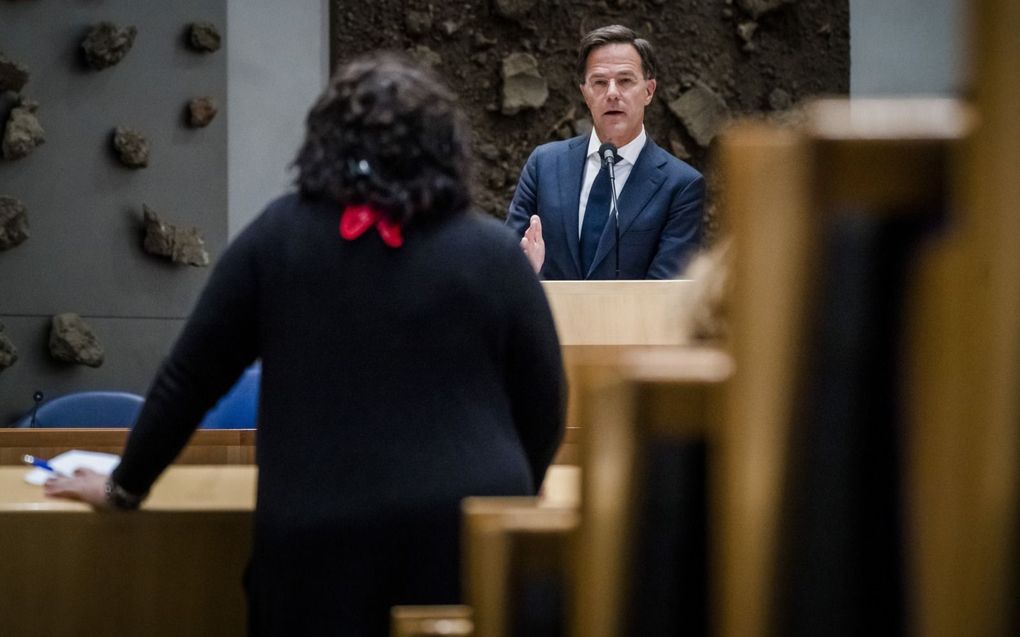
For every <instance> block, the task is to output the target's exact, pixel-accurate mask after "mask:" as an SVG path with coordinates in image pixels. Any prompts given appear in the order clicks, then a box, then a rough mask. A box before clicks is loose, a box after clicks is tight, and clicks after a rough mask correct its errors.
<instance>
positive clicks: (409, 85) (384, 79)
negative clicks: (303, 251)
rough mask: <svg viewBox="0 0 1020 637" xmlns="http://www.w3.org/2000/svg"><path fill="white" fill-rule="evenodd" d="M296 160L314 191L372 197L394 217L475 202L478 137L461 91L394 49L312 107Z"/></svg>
mask: <svg viewBox="0 0 1020 637" xmlns="http://www.w3.org/2000/svg"><path fill="white" fill-rule="evenodd" d="M294 165H295V166H296V167H297V168H298V176H297V179H296V183H297V185H298V187H299V189H300V190H301V193H302V194H303V195H306V196H312V197H317V196H325V197H329V198H332V199H334V200H336V201H337V202H339V203H341V204H348V203H352V204H359V203H367V204H369V205H371V206H373V207H375V208H376V209H378V210H379V211H380V212H382V213H383V214H384V215H385V216H386V217H388V218H389V219H390V220H392V221H395V222H398V223H406V222H408V221H410V220H411V219H412V218H421V219H425V218H432V219H436V218H440V217H445V216H448V215H452V214H456V213H460V212H464V211H466V210H467V208H468V206H469V204H470V200H471V195H470V186H469V182H470V179H469V166H470V141H469V138H468V132H467V127H466V126H465V124H464V119H463V116H462V115H461V113H460V110H459V109H458V108H457V106H456V96H455V95H454V94H453V92H452V91H450V90H449V89H448V88H446V86H444V85H443V83H442V82H441V81H440V80H439V78H438V77H437V76H436V75H435V74H433V73H432V72H431V71H429V70H427V69H425V68H424V67H422V66H420V65H418V64H417V63H415V62H412V61H411V60H410V59H408V58H406V57H404V56H402V55H398V54H395V53H378V54H374V55H367V56H363V57H359V58H357V59H355V60H353V61H352V62H350V63H348V64H346V65H344V66H343V67H341V68H340V69H338V70H337V72H336V73H335V74H334V75H333V77H332V79H331V80H330V82H329V86H328V87H327V88H326V90H325V92H324V93H323V94H322V96H321V97H320V98H319V100H318V101H317V102H316V104H315V106H313V107H312V110H311V111H310V112H309V113H308V119H307V128H306V134H305V141H304V143H303V144H302V146H301V150H299V151H298V155H297V158H296V159H295V160H294Z"/></svg>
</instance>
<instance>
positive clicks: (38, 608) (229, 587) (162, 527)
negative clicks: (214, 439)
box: [0, 466, 256, 636]
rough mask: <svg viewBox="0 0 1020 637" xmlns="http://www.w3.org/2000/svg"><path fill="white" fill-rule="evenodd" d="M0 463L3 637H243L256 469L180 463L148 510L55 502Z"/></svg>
mask: <svg viewBox="0 0 1020 637" xmlns="http://www.w3.org/2000/svg"><path fill="white" fill-rule="evenodd" d="M25 473H26V469H25V468H24V467H0V546H2V547H3V556H4V557H3V559H2V560H0V617H2V618H3V619H2V623H3V629H2V632H3V633H4V634H7V635H22V636H29V635H239V634H242V633H243V631H244V616H245V615H244V613H245V605H244V596H243V593H242V589H241V575H242V573H243V571H244V566H245V564H246V563H247V560H248V553H249V551H250V546H251V539H250V538H251V530H250V527H251V511H252V509H253V507H254V504H255V490H254V485H255V475H256V474H255V468H254V467H250V466H249V467H172V468H171V469H170V470H168V471H167V472H166V473H165V474H164V476H163V477H162V478H161V479H160V480H159V482H157V483H156V485H155V486H154V488H153V491H152V496H151V497H150V499H149V500H148V501H147V502H146V504H145V508H144V510H143V511H141V512H139V513H135V514H121V513H94V512H92V510H91V509H90V508H89V507H87V506H85V505H83V504H79V503H76V502H69V501H65V500H53V499H47V498H45V497H44V496H43V495H42V488H41V487H38V486H33V485H29V484H26V483H25V482H24V475H25Z"/></svg>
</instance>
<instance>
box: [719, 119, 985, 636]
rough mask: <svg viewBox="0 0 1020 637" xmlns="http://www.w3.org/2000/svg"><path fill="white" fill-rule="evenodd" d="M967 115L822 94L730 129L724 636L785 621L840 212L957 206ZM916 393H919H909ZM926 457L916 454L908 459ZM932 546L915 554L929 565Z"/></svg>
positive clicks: (914, 424) (912, 489)
mask: <svg viewBox="0 0 1020 637" xmlns="http://www.w3.org/2000/svg"><path fill="white" fill-rule="evenodd" d="M968 123H969V118H968V117H967V114H966V112H965V109H963V108H962V107H961V105H960V104H958V103H956V102H953V101H951V100H889V101H882V100H857V101H852V102H851V101H846V100H831V101H821V102H818V103H816V104H815V105H813V106H812V107H811V108H810V109H808V110H807V112H806V121H805V122H804V123H803V124H802V125H801V126H798V127H796V128H788V129H783V128H781V127H778V126H769V125H766V124H761V123H756V124H747V125H744V126H741V127H737V128H735V129H733V130H732V131H730V132H729V133H728V134H727V135H726V137H725V141H724V143H723V148H722V166H723V171H724V174H725V175H726V183H727V186H728V190H727V193H726V199H725V210H726V215H727V221H728V222H729V223H730V224H731V227H732V230H733V234H734V241H735V251H736V270H735V272H734V276H733V280H734V283H735V285H734V290H733V295H734V296H733V303H732V308H733V328H732V333H733V352H734V359H735V363H736V368H737V371H736V374H735V377H734V381H733V384H732V388H731V392H730V397H729V401H728V404H729V407H728V410H727V418H726V425H725V427H724V428H723V431H722V438H721V444H722V449H721V456H722V457H721V462H719V463H718V464H717V465H716V467H717V470H718V473H717V474H715V478H716V480H715V483H716V485H717V488H718V490H717V492H716V501H717V502H718V503H719V509H718V518H717V527H716V529H717V536H718V540H719V544H718V546H717V548H718V550H717V552H716V554H715V560H716V562H715V564H716V567H717V568H716V572H717V573H718V579H717V580H716V581H715V584H716V586H717V588H716V590H715V603H716V613H717V615H716V621H717V622H718V625H719V628H720V633H721V634H722V635H732V636H737V635H739V636H741V637H744V636H753V635H766V634H770V631H772V630H774V628H775V623H774V622H775V621H776V617H775V615H774V613H773V612H772V608H773V602H774V598H773V595H774V594H775V592H776V585H777V579H776V578H777V575H778V574H777V571H776V567H777V559H778V557H777V548H778V539H779V538H778V537H777V532H778V529H779V523H780V515H781V511H782V498H781V494H782V493H783V491H784V484H783V480H784V478H785V473H784V472H785V469H786V464H787V452H788V449H787V445H788V444H789V442H790V434H791V432H790V429H789V425H790V423H791V422H792V420H793V419H794V417H795V408H796V405H795V404H794V401H795V400H797V398H798V391H799V388H800V387H801V384H802V382H803V381H804V373H805V371H806V369H805V364H806V363H807V355H808V352H807V349H806V347H807V344H806V336H807V335H808V334H810V333H811V331H810V330H809V329H808V328H809V321H810V320H812V316H813V314H814V311H815V299H816V296H817V292H818V286H819V275H820V272H819V270H820V267H821V266H820V265H819V264H820V263H821V258H820V256H821V253H820V250H821V248H822V246H821V242H822V237H823V236H824V232H823V228H824V224H826V223H827V222H828V221H829V218H830V216H831V215H832V214H833V213H834V212H836V211H840V210H842V211H844V212H846V211H854V212H853V213H852V214H890V213H891V214H895V213H897V212H898V211H901V210H904V209H909V210H931V212H932V219H933V220H934V219H937V217H938V215H939V214H940V213H941V211H942V210H944V209H945V208H946V206H947V203H948V202H947V197H948V192H949V186H950V173H949V166H950V152H951V151H952V150H953V149H954V148H955V147H957V146H958V144H959V142H960V140H961V139H962V138H963V135H964V134H965V132H966V130H967V127H968ZM950 225H952V223H950ZM911 289H912V288H911ZM960 300H961V299H960V298H959V297H956V298H954V301H953V303H954V304H957V305H958V304H959V303H960ZM915 333H916V331H915V329H914V328H913V327H909V328H908V329H907V334H908V335H912V334H915ZM932 345H933V344H932V343H931V342H926V343H925V346H926V347H932ZM911 371H912V370H909V369H908V375H909V374H910V372H911ZM905 401H906V402H907V404H908V405H916V404H918V403H917V401H912V400H911V397H910V396H909V395H908V396H907V397H906V398H905ZM908 411H909V407H908ZM907 429H908V430H909V432H910V437H911V440H924V439H926V436H927V433H926V431H925V423H923V422H921V421H919V420H917V419H916V418H911V417H909V416H908V418H907ZM916 456H917V451H916V450H914V449H910V450H909V451H908V458H910V457H916ZM909 463H910V460H909V459H908V467H909V466H912V465H910V464H909ZM920 464H923V461H922V462H921V463H920ZM919 488H921V487H919V486H918V484H916V483H914V484H911V483H910V482H909V481H908V483H907V486H906V489H905V493H906V494H907V495H906V500H907V501H913V498H914V497H915V494H916V493H917V489H919ZM907 527H908V530H907V534H908V537H918V536H917V534H918V533H919V532H923V531H924V529H923V525H918V524H914V525H913V526H911V522H910V521H908V522H907ZM923 554H924V552H923V550H922V552H921V554H913V555H908V558H910V559H911V560H912V563H913V564H914V565H915V566H916V564H917V560H918V555H923ZM892 567H893V568H895V565H892ZM907 568H908V571H910V570H911V567H910V566H909V565H908V567H907ZM912 575H913V573H910V574H909V575H908V581H910V582H911V585H912V584H913V582H915V581H916V580H915V579H914V578H913V577H912ZM915 590H916V589H911V590H909V591H908V596H909V595H912V594H914V592H915Z"/></svg>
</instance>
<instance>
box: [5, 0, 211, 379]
mask: <svg viewBox="0 0 1020 637" xmlns="http://www.w3.org/2000/svg"><path fill="white" fill-rule="evenodd" d="M101 20H110V21H113V22H116V23H118V24H133V25H135V26H137V27H138V36H137V38H136V40H135V44H134V47H133V48H132V50H131V51H130V53H129V54H128V55H127V57H125V58H124V60H123V61H121V62H120V64H118V65H116V66H114V67H111V68H108V69H105V70H102V71H93V70H90V69H87V68H86V67H85V65H84V63H83V62H82V58H81V55H80V52H79V45H80V42H81V40H82V38H83V37H84V35H85V34H86V32H87V31H88V29H89V27H90V26H91V25H94V24H95V23H97V22H99V21H101ZM195 20H208V21H210V22H213V23H214V24H216V25H217V26H218V28H219V29H220V31H221V33H223V34H225V33H226V3H225V0H221V1H219V2H209V1H206V0H175V1H174V2H172V3H157V2H132V1H131V0H119V1H116V0H110V1H106V2H102V3H96V2H60V3H41V2H28V3H12V2H4V3H0V46H2V47H3V50H4V52H5V53H6V54H7V56H8V57H10V58H12V59H14V60H16V61H19V62H23V63H24V64H26V65H27V66H28V67H29V70H30V71H31V73H32V77H31V79H30V81H29V83H28V85H27V86H26V87H25V89H24V91H23V92H24V94H25V95H26V96H27V97H29V98H31V99H35V100H38V101H39V102H40V109H39V113H38V115H39V119H40V121H41V123H42V125H43V127H44V128H45V130H46V138H47V140H46V143H45V144H44V145H43V146H41V147H39V148H38V149H36V150H35V152H33V153H32V154H31V155H29V156H28V157H26V158H24V159H21V160H17V161H0V194H7V195H12V196H16V197H18V198H19V199H21V200H22V201H23V202H24V203H25V204H26V206H27V207H28V210H29V213H28V214H29V223H30V226H31V233H32V235H31V238H30V239H29V240H28V241H26V242H25V243H24V244H22V245H21V246H19V247H18V248H15V249H13V250H9V251H7V252H4V253H0V312H2V313H5V314H18V315H26V314H49V313H53V312H60V311H76V312H78V313H81V314H83V315H99V316H146V317H152V316H155V317H168V316H169V317H181V316H185V315H186V314H187V313H188V311H189V310H190V307H191V305H192V304H193V302H194V299H195V298H196V295H197V292H198V290H199V289H200V288H201V285H202V283H203V282H204V280H205V278H206V276H207V274H208V271H207V270H205V269H195V268H189V267H173V266H169V265H167V264H165V263H163V262H161V261H157V260H154V259H153V258H151V257H148V256H147V255H144V254H142V252H141V250H140V242H141V237H142V235H141V206H142V203H147V204H148V205H149V206H151V207H152V208H154V209H156V210H157V211H159V212H162V213H164V214H165V216H166V218H167V220H168V221H170V222H173V223H177V224H181V225H189V226H190V225H194V226H197V227H199V228H200V229H201V230H202V232H203V234H204V236H205V238H206V243H207V247H208V249H209V251H210V253H211V254H212V256H213V257H214V258H215V256H216V255H218V254H219V253H220V252H221V251H222V249H223V246H224V244H225V242H226V235H227V213H226V205H227V187H226V135H227V121H226V119H227V118H226V98H227V91H226V65H227V64H226V49H225V47H224V48H221V49H220V50H219V51H217V52H215V53H212V54H205V55H203V54H199V53H195V52H192V51H190V50H189V49H187V48H186V47H185V45H184V35H185V30H186V25H187V24H188V23H190V22H192V21H195ZM201 95H209V96H211V97H213V98H214V99H216V100H217V101H218V102H219V104H220V113H219V115H218V116H217V118H216V120H214V121H213V122H212V124H211V125H210V126H209V127H207V128H205V129H198V130H193V129H189V128H187V127H186V126H185V124H184V119H183V117H184V108H185V105H186V103H187V101H188V100H189V99H191V98H192V97H197V96H201ZM10 97H11V96H10V95H8V96H7V100H6V101H7V102H8V104H9V102H10ZM117 125H126V126H130V127H134V128H137V129H139V130H140V131H142V132H143V133H145V134H146V135H148V136H149V138H150V141H151V143H152V154H151V159H150V165H149V167H148V168H145V169H142V170H131V169H128V168H124V167H122V166H120V165H119V164H118V163H117V162H116V160H115V158H114V155H113V152H112V150H111V133H112V130H113V128H114V126H117ZM0 382H2V381H0Z"/></svg>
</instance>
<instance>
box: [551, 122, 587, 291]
mask: <svg viewBox="0 0 1020 637" xmlns="http://www.w3.org/2000/svg"><path fill="white" fill-rule="evenodd" d="M586 150H588V137H587V136H586V135H585V136H581V137H575V138H574V139H573V140H571V142H570V144H569V145H568V147H567V150H566V152H564V153H562V154H561V155H560V156H559V157H558V158H557V159H556V174H557V176H558V177H559V181H560V183H559V202H558V206H557V208H558V209H559V212H560V216H561V217H562V221H563V232H564V238H565V239H566V242H567V248H568V249H569V251H570V258H571V260H572V261H573V263H574V271H575V272H576V273H577V278H579V279H580V278H583V275H584V273H583V272H581V250H580V246H579V245H578V232H579V228H578V226H577V210H578V205H579V204H578V201H579V199H580V197H581V178H582V176H583V175H584V162H585V156H586V154H585V151H586Z"/></svg>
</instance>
